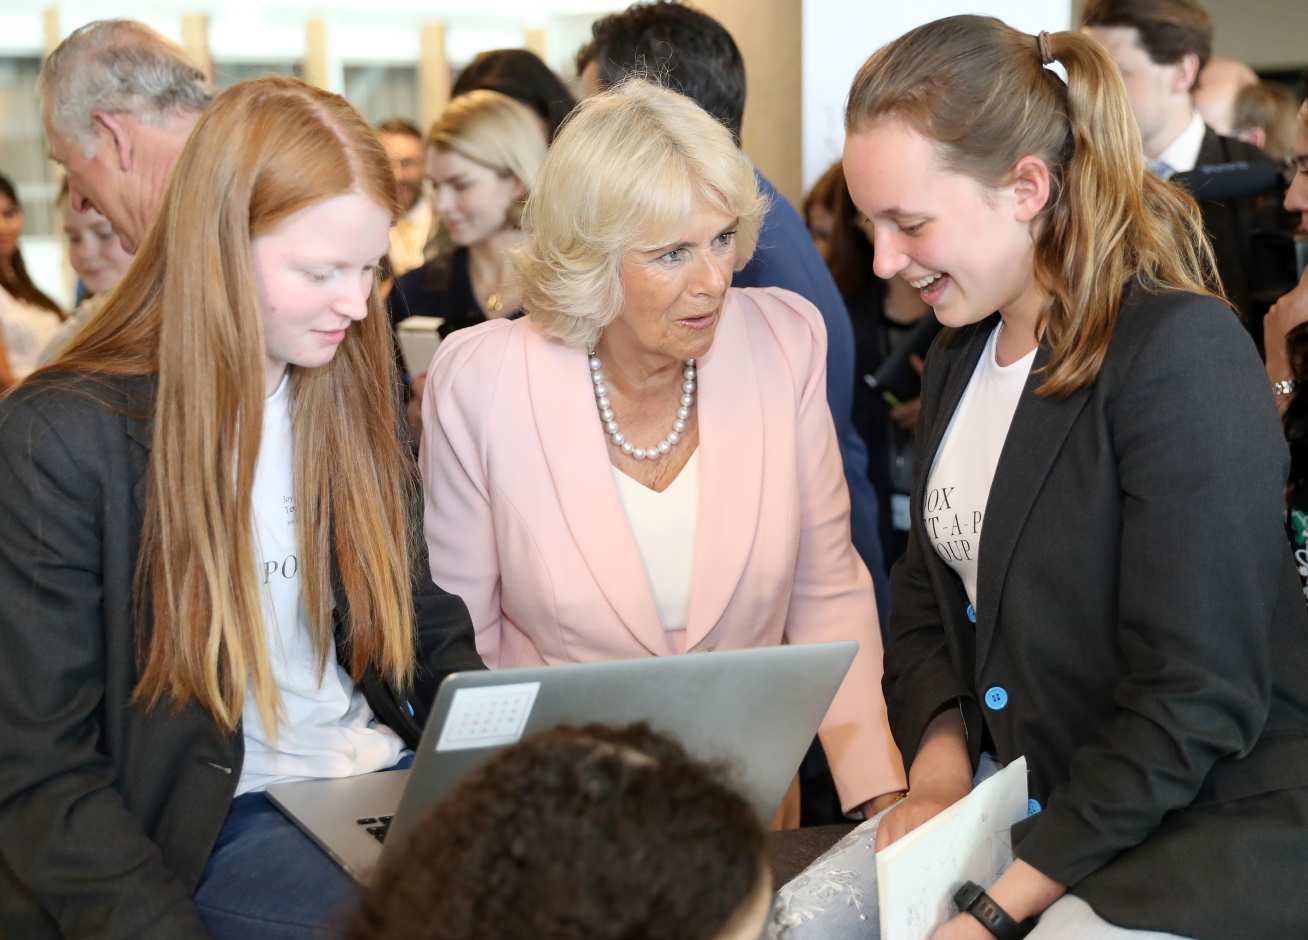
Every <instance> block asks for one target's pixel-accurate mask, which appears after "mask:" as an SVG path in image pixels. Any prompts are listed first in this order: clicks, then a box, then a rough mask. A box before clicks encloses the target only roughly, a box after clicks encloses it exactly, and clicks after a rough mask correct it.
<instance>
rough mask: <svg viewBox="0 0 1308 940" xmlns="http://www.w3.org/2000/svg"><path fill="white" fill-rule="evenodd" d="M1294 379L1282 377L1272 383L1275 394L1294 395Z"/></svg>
mask: <svg viewBox="0 0 1308 940" xmlns="http://www.w3.org/2000/svg"><path fill="white" fill-rule="evenodd" d="M1294 385H1295V382H1294V379H1281V380H1280V381H1279V382H1273V383H1272V393H1273V394H1275V395H1293V394H1294Z"/></svg>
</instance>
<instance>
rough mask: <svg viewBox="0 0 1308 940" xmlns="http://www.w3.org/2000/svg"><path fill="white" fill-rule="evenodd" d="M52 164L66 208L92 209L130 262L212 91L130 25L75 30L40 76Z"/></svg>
mask: <svg viewBox="0 0 1308 940" xmlns="http://www.w3.org/2000/svg"><path fill="white" fill-rule="evenodd" d="M39 90H40V95H41V115H42V121H43V122H44V124H45V133H46V138H47V140H48V141H49V147H50V158H51V159H52V160H54V161H56V162H58V163H60V164H62V165H63V167H64V169H65V171H67V173H68V186H69V196H70V199H71V204H72V206H73V208H74V209H75V210H77V211H79V212H80V211H81V210H82V208H83V207H84V206H87V205H91V206H94V207H95V208H96V209H97V210H98V211H99V212H100V213H101V214H102V215H104V216H105V217H106V218H107V219H109V221H110V222H112V223H113V227H114V231H115V232H117V233H118V238H119V240H120V241H121V242H122V243H123V248H124V249H126V250H127V251H129V252H132V253H135V251H136V249H137V246H139V245H140V244H141V242H142V241H143V240H144V238H145V234H146V232H147V231H149V229H150V225H151V223H153V222H154V218H155V215H156V214H157V213H158V210H159V205H160V203H161V202H162V200H163V195H164V190H165V189H166V188H167V185H168V176H169V174H170V173H171V172H172V168H173V164H174V163H175V162H176V161H177V157H178V155H179V154H180V153H181V152H182V147H183V145H184V144H185V143H186V138H187V137H188V136H189V135H190V133H191V128H193V127H194V126H195V122H196V120H197V119H198V118H199V116H200V113H201V112H202V111H203V110H204V108H205V106H206V105H208V103H209V100H210V98H211V97H212V90H211V89H210V87H209V83H208V81H207V79H206V78H205V76H204V74H203V73H202V72H201V71H200V70H199V69H197V68H196V67H195V66H194V65H192V64H191V62H190V61H189V60H188V59H187V57H186V54H185V53H184V52H183V51H182V49H181V47H179V46H177V45H176V44H174V43H172V42H169V41H168V40H167V39H165V38H164V37H162V36H160V35H159V34H158V33H156V32H155V31H154V30H152V29H150V28H149V27H148V26H145V25H143V24H141V23H138V22H135V21H134V20H97V21H95V22H93V23H88V24H87V25H86V26H83V27H81V28H80V29H77V30H75V31H74V32H73V33H71V34H70V35H69V36H68V38H66V39H65V40H64V41H63V42H61V43H60V44H59V46H58V48H56V49H55V50H54V52H52V53H50V55H49V57H48V58H47V59H46V60H45V63H44V64H43V65H42V67H41V77H40V83H39Z"/></svg>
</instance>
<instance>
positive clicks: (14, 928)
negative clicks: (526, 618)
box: [0, 377, 482, 940]
mask: <svg viewBox="0 0 1308 940" xmlns="http://www.w3.org/2000/svg"><path fill="white" fill-rule="evenodd" d="M152 394H153V380H151V379H123V378H112V379H105V380H102V381H96V382H93V381H91V380H89V379H71V378H67V377H63V378H60V379H57V380H37V381H36V382H32V383H28V384H26V385H24V386H22V387H20V388H19V389H18V390H17V391H15V392H14V393H13V394H12V395H11V396H10V397H9V398H8V399H6V400H4V401H3V402H0V533H3V534H2V535H0V649H3V651H4V652H3V655H0V936H4V937H15V938H17V937H22V938H25V940H26V938H42V937H57V936H60V935H62V936H65V937H95V938H118V937H122V938H127V937H133V938H169V940H172V938H187V937H194V938H199V937H204V936H207V934H206V932H205V930H204V928H203V927H202V926H201V923H200V921H199V919H198V917H197V915H196V913H195V910H194V906H193V904H192V902H191V894H192V892H193V891H194V889H195V885H196V883H197V881H198V879H199V876H200V874H201V872H202V871H203V869H204V865H205V862H206V861H207V859H208V856H209V852H210V849H211V848H212V845H213V842H214V840H215V839H216V837H217V835H218V832H219V830H220V829H221V827H222V824H223V819H224V817H225V816H226V814H227V809H228V806H229V804H230V803H231V799H232V794H233V792H234V790H235V787H236V782H237V780H238V778H239V777H240V771H241V759H242V754H243V744H242V738H241V734H240V731H239V729H238V730H237V733H236V734H234V735H227V734H224V733H223V732H221V731H220V730H219V729H218V728H217V727H216V726H215V724H214V723H213V721H212V720H211V719H210V718H209V716H208V714H207V713H205V712H203V711H202V710H200V709H198V708H196V707H194V706H188V707H183V708H180V709H178V708H176V707H175V706H173V705H171V704H168V703H164V704H163V705H161V706H160V707H158V708H156V709H154V710H152V711H151V710H146V709H144V708H142V707H140V706H138V705H136V704H133V703H132V702H131V701H130V698H131V694H132V689H133V688H134V687H135V685H136V682H137V679H138V677H139V670H138V662H137V655H136V653H137V649H138V645H139V644H140V643H141V641H142V639H143V638H142V637H141V636H140V635H139V631H138V629H137V619H136V618H135V617H134V616H133V613H132V610H133V608H132V601H131V592H132V577H133V572H134V570H135V566H136V558H137V552H138V547H139V534H140V531H141V525H142V517H143V509H144V506H143V502H144V493H145V476H146V468H147V464H148V460H149V450H150V442H151V422H150V420H149V418H148V416H149V414H150V412H151V399H152ZM413 498H414V500H415V502H414V509H413V512H414V513H415V520H416V513H417V512H418V509H417V503H416V500H417V498H418V496H417V492H416V486H415V491H414V495H413ZM415 525H416V521H415ZM414 545H415V554H414V559H413V585H414V595H415V604H416V614H417V617H416V628H417V641H418V650H419V656H420V659H419V664H420V665H419V674H418V680H417V683H416V686H415V688H414V689H412V690H411V691H410V693H409V695H408V696H401V695H400V694H399V693H398V692H397V691H396V690H395V689H392V688H390V687H389V686H388V685H387V684H385V683H384V682H382V681H381V679H380V678H379V677H378V676H377V675H375V674H373V673H369V674H367V675H366V676H365V677H364V679H363V681H362V682H361V688H362V689H363V692H364V694H365V695H366V697H367V699H368V703H369V705H371V707H372V709H373V711H374V712H375V713H376V715H377V717H378V719H379V720H381V721H383V722H385V723H386V724H387V725H389V726H390V727H392V728H394V729H395V730H396V731H397V732H398V733H399V734H400V735H401V736H402V737H403V738H404V739H405V740H406V742H408V743H409V745H410V746H414V745H415V744H416V741H417V737H418V736H419V734H420V730H421V723H422V722H423V720H424V719H425V716H426V710H427V708H428V707H429V706H430V702H431V700H432V698H433V696H434V693H435V690H436V687H437V686H438V685H439V683H440V681H441V679H442V678H444V676H445V675H446V674H447V673H449V672H452V671H455V670H461V669H480V668H482V664H481V660H480V658H479V657H478V656H477V652H476V648H475V646H474V643H473V633H472V624H471V621H470V619H469V617H468V614H467V611H466V609H465V608H464V606H463V602H462V601H460V600H459V599H458V598H457V597H454V596H452V595H450V594H446V593H445V592H444V591H441V590H440V589H439V588H438V587H436V586H435V585H434V584H432V581H431V576H430V573H429V569H428V566H427V553H426V549H425V547H424V546H423V544H422V540H421V539H416V540H415V542H414ZM343 602H344V598H343V597H342V598H340V602H339V603H338V604H337V609H338V610H343V609H344V603H343ZM344 646H345V644H344V642H343V635H342V632H341V627H340V623H339V622H338V624H337V647H338V654H339V655H342V656H343V655H344V654H345V649H344ZM406 699H407V700H406ZM410 707H412V708H413V710H414V714H413V715H410V714H409V709H410Z"/></svg>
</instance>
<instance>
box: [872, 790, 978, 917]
mask: <svg viewBox="0 0 1308 940" xmlns="http://www.w3.org/2000/svg"><path fill="white" fill-rule="evenodd" d="M970 789H971V788H970V787H958V786H943V785H935V786H918V787H914V788H913V789H912V790H910V791H909V794H908V796H906V797H904V798H903V799H902V800H900V801H899V804H898V805H897V806H895V808H894V809H892V810H891V811H890V812H888V813H886V815H885V818H884V819H882V820H881V826H880V827H879V828H878V829H877V851H878V852H880V851H881V850H882V849H884V848H885V847H886V846H888V845H890V844H891V843H892V842H894V841H895V840H897V839H900V838H902V837H903V836H906V835H908V834H909V833H910V832H912V831H913V830H914V829H916V828H917V827H918V826H920V825H922V824H923V823H924V822H926V821H927V820H928V819H930V818H931V817H932V816H935V815H936V814H938V813H940V812H941V811H943V810H945V809H947V808H948V807H950V806H952V805H953V804H954V803H956V802H958V801H959V800H961V799H962V798H963V797H965V796H967V794H968V792H969V791H970ZM974 919H975V918H974Z"/></svg>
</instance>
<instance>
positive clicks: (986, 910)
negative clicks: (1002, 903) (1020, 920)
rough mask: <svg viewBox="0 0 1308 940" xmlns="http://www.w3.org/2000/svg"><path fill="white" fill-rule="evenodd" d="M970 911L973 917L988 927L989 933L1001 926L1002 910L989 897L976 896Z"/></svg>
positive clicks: (1002, 919)
mask: <svg viewBox="0 0 1308 940" xmlns="http://www.w3.org/2000/svg"><path fill="white" fill-rule="evenodd" d="M970 912H971V914H972V916H973V917H975V918H976V919H977V920H979V921H981V923H983V924H985V925H986V926H987V927H989V928H990V931H991V933H993V932H994V931H995V928H997V927H1001V926H1003V923H1004V912H1003V911H1002V910H1000V909H999V905H997V904H995V902H994V901H992V900H990V898H989V897H986V896H984V895H983V896H982V897H979V898H977V900H976V902H975V903H974V904H973V905H972V907H971V908H970Z"/></svg>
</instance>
